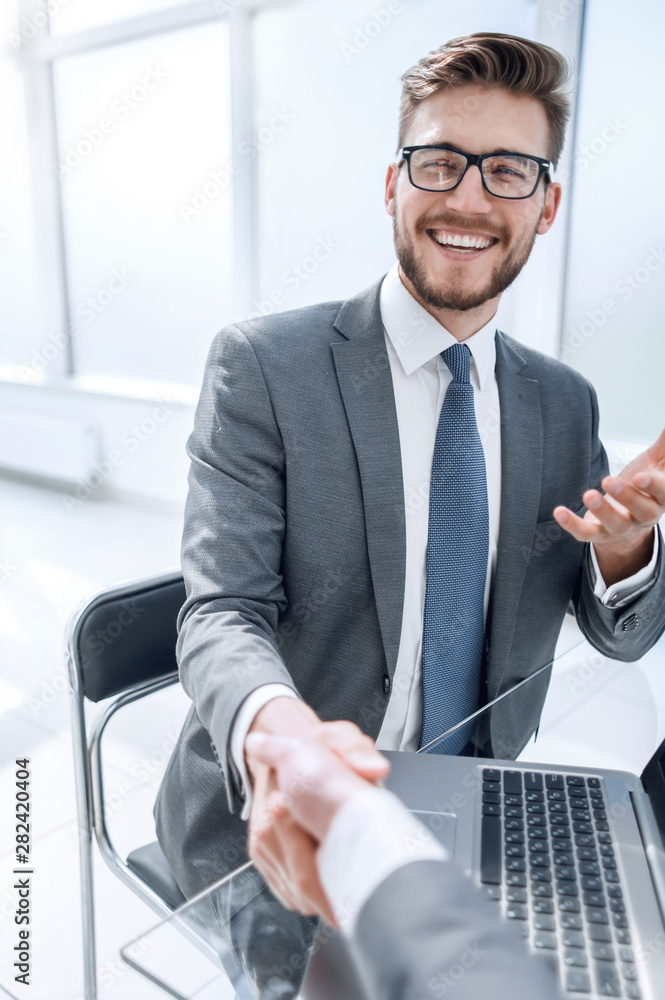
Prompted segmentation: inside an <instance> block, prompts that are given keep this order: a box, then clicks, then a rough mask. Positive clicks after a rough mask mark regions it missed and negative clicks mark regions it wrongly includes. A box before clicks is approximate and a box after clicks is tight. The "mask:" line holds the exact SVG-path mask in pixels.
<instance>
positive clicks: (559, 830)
mask: <svg viewBox="0 0 665 1000" xmlns="http://www.w3.org/2000/svg"><path fill="white" fill-rule="evenodd" d="M552 839H555V840H565V841H566V843H569V842H570V827H569V826H553V827H552Z"/></svg>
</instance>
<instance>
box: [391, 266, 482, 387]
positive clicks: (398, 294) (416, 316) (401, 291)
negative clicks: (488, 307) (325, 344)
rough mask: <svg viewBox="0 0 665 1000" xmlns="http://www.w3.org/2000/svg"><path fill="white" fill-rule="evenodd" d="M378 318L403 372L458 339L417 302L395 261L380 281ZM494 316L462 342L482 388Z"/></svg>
mask: <svg viewBox="0 0 665 1000" xmlns="http://www.w3.org/2000/svg"><path fill="white" fill-rule="evenodd" d="M380 308H381V319H382V321H383V326H384V329H385V331H386V333H387V335H388V338H389V340H390V342H391V344H392V345H393V347H394V348H395V352H396V354H397V357H398V358H399V360H400V363H401V365H402V368H403V369H404V373H405V374H406V375H412V374H413V372H415V371H417V369H418V368H422V366H423V365H425V364H427V362H428V361H431V360H432V359H433V358H436V357H437V355H439V354H441V352H442V351H445V350H446V349H447V348H448V347H452V345H453V344H456V343H457V341H456V339H455V337H453V335H452V333H449V332H448V330H446V328H445V327H444V326H442V325H441V323H439V321H438V320H436V319H435V318H434V316H432V315H431V313H428V312H427V310H426V309H423V307H422V306H421V305H420V303H419V302H416V300H415V299H414V297H413V296H412V295H411V293H410V292H409V291H408V290H407V289H406V288H405V286H404V285H403V284H402V281H401V279H400V276H399V271H398V266H397V263H395V264H393V266H392V267H391V268H390V270H389V271H388V273H387V275H386V276H385V278H384V280H383V283H382V285H381V295H380ZM495 330H496V326H495V324H494V317H492V319H491V320H490V321H489V322H488V323H486V324H485V326H483V327H481V328H480V330H478V331H477V332H476V333H474V334H473V336H471V337H469V338H468V339H467V340H465V341H464V343H465V344H466V345H467V347H468V348H469V350H470V352H471V357H472V359H473V363H474V365H475V369H476V374H477V376H478V385H479V387H480V389H482V388H483V386H484V384H485V383H486V381H487V379H488V378H490V377H491V375H492V373H493V372H494V366H495V364H496V344H495V341H494V333H495Z"/></svg>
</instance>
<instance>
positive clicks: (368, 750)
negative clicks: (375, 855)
mask: <svg viewBox="0 0 665 1000" xmlns="http://www.w3.org/2000/svg"><path fill="white" fill-rule="evenodd" d="M257 732H258V733H261V732H263V733H268V734H273V735H277V736H286V737H290V738H292V739H303V740H306V741H307V743H308V744H309V745H312V746H314V745H318V747H320V748H323V749H326V750H328V751H330V752H331V754H334V755H335V756H336V758H337V760H338V761H339V763H340V766H341V767H343V768H345V770H346V771H349V772H351V773H355V775H357V776H359V778H358V780H360V779H361V778H364V779H365V781H370V782H374V781H378V780H380V779H382V778H385V776H386V775H387V773H388V771H389V769H390V765H389V764H388V761H387V760H386V758H385V757H383V756H382V755H381V754H380V753H379V751H378V750H377V749H376V748H375V746H374V743H373V742H372V740H371V739H370V738H369V737H368V736H365V734H364V733H363V732H362V731H361V730H360V729H359V728H358V727H357V726H356V725H354V724H353V723H352V722H344V721H339V722H321V720H320V719H319V718H318V716H317V715H316V713H315V712H314V711H312V709H311V708H309V707H308V706H307V705H306V704H305V703H304V702H301V701H297V700H296V699H295V698H274V699H273V700H272V701H269V702H268V703H267V705H264V707H263V708H262V709H261V711H260V712H259V713H258V714H257V716H256V718H255V719H254V722H253V723H252V727H251V729H250V733H249V734H248V736H247V740H246V742H245V757H246V760H247V766H248V767H249V769H250V771H251V773H252V776H253V779H254V798H253V802H252V811H251V814H250V818H249V838H248V851H249V856H250V858H251V859H252V861H253V862H254V864H255V865H256V867H257V868H258V869H259V871H261V872H262V874H263V875H264V876H265V878H266V879H267V881H268V883H269V884H270V886H271V888H272V890H273V892H274V893H275V894H276V895H277V896H278V898H279V899H280V900H281V902H282V903H283V904H284V905H285V906H286V907H288V908H289V909H293V910H299V911H300V912H301V913H307V914H321V915H322V916H324V918H325V919H326V920H327V921H328V923H330V924H331V925H333V926H334V924H335V919H334V917H333V914H332V911H331V909H330V905H329V903H328V901H327V899H326V896H325V894H324V892H323V889H322V888H321V884H320V881H319V876H318V871H317V868H316V847H317V842H316V840H315V839H314V838H313V837H312V835H311V834H310V833H309V832H307V830H306V829H303V827H302V826H301V825H300V824H299V823H298V822H297V821H296V820H295V819H294V817H293V816H292V814H291V813H290V812H289V811H288V810H287V809H286V808H285V807H284V805H283V802H280V800H279V798H277V799H275V797H274V795H273V793H274V792H275V791H277V784H276V777H275V772H274V771H273V770H272V769H271V768H270V766H269V765H268V764H266V763H264V762H263V761H262V760H261V759H260V758H259V757H258V756H256V755H255V754H254V753H253V752H252V741H251V739H250V736H251V734H252V733H257Z"/></svg>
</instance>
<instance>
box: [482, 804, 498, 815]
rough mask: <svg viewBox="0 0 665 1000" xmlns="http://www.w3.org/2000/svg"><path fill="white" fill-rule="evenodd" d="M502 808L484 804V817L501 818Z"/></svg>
mask: <svg viewBox="0 0 665 1000" xmlns="http://www.w3.org/2000/svg"><path fill="white" fill-rule="evenodd" d="M500 815H501V806H497V805H490V804H487V803H485V802H483V816H500Z"/></svg>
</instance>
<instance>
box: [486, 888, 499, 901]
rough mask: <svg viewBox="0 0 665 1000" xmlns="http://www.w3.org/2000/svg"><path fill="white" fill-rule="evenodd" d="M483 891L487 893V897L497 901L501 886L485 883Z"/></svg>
mask: <svg viewBox="0 0 665 1000" xmlns="http://www.w3.org/2000/svg"><path fill="white" fill-rule="evenodd" d="M485 892H486V893H487V898H488V899H491V900H494V901H496V902H498V901H499V900H500V899H501V886H500V885H486V886H485Z"/></svg>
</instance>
